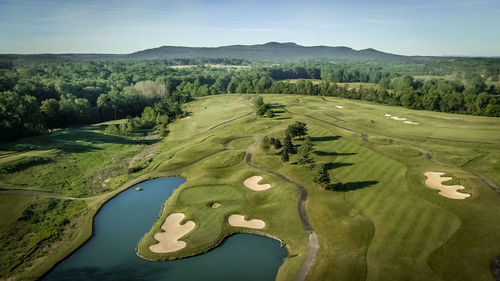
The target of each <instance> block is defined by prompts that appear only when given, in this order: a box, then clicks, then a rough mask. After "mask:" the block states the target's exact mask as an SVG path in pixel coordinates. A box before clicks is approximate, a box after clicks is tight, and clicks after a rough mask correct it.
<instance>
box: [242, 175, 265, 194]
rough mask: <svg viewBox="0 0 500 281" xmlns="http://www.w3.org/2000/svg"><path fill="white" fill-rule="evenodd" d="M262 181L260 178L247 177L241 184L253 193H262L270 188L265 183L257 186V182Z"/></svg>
mask: <svg viewBox="0 0 500 281" xmlns="http://www.w3.org/2000/svg"><path fill="white" fill-rule="evenodd" d="M261 180H262V177H261V176H253V177H249V178H248V179H246V180H245V181H244V182H243V184H244V185H245V186H246V187H248V188H250V189H251V190H254V191H263V190H266V189H269V188H271V185H270V184H268V183H266V184H258V182H259V181H261Z"/></svg>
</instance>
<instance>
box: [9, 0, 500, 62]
mask: <svg viewBox="0 0 500 281" xmlns="http://www.w3.org/2000/svg"><path fill="white" fill-rule="evenodd" d="M498 26H500V0H478V1H473V0H461V1H451V0H441V1H418V2H417V1H406V0H405V1H393V0H384V1H376V2H374V1H366V0H363V1H345V0H342V1H323V0H314V1H309V2H307V3H305V2H301V1H281V0H280V1H272V2H266V1H261V0H260V1H259V0H257V1H227V0H198V1H184V2H183V3H178V2H176V1H161V0H147V1H138V0H126V1H118V0H112V1H105V2H102V1H96V0H91V1H86V2H84V3H81V2H79V1H62V0H49V1H38V0H34V1H31V0H20V1H14V0H0V42H2V43H1V44H0V53H2V54H7V53H11V54H42V53H109V54H127V53H132V52H136V51H140V50H144V49H151V48H156V47H160V46H189V47H219V46H227V45H254V44H263V43H266V42H271V41H273V42H294V43H297V44H299V45H303V46H317V45H324V46H346V47H350V48H353V49H355V50H360V49H366V48H374V49H376V50H379V51H382V52H387V53H393V54H400V55H421V56H426V55H430V56H490V57H491V56H500V49H499V48H498V46H500V36H499V35H500V32H499V29H498Z"/></svg>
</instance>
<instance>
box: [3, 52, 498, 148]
mask: <svg viewBox="0 0 500 281" xmlns="http://www.w3.org/2000/svg"><path fill="white" fill-rule="evenodd" d="M206 63H218V64H236V65H248V64H249V62H248V61H244V60H237V59H231V60H229V59H220V60H214V59H211V60H203V59H196V60H195V59H177V60H146V61H137V60H134V61H121V60H78V59H71V60H69V59H57V60H51V59H49V60H42V61H33V60H14V59H3V60H1V61H0V140H1V141H8V140H13V139H17V138H19V137H23V136H32V135H38V134H43V133H44V132H47V130H49V129H53V128H61V127H69V126H75V125H81V124H88V123H97V122H102V121H107V120H113V119H121V118H129V120H132V118H133V117H136V116H144V117H145V118H146V119H147V120H149V121H147V122H146V121H144V120H143V121H141V122H139V121H137V122H132V123H133V124H134V125H133V127H136V126H146V127H155V126H159V127H161V128H162V130H166V124H168V123H169V122H171V121H172V120H174V119H175V118H178V117H179V116H183V115H184V114H185V113H184V112H183V111H182V103H185V102H187V101H189V100H190V99H192V98H193V97H201V96H206V95H215V94H223V93H246V94H255V93H259V94H261V93H275V94H301V95H324V96H337V97H344V98H349V99H360V100H366V101H372V102H377V103H383V104H390V105H400V106H404V107H407V108H412V109H424V110H433V111H442V112H452V113H463V114H472V115H484V116H500V97H499V89H497V88H496V87H494V86H493V85H490V86H488V85H487V84H486V81H498V79H499V65H500V63H499V62H498V60H494V59H469V62H468V63H464V60H463V59H456V60H455V61H453V62H451V61H448V62H447V63H444V62H442V61H441V60H438V61H429V62H428V63H423V64H406V65H405V64H402V65H401V64H398V65H394V64H386V63H380V64H373V63H363V62H344V63H331V62H318V61H307V62H296V63H287V64H266V63H254V64H253V65H252V67H250V68H241V69H233V68H225V67H210V66H206ZM182 64H186V65H192V64H197V65H198V66H194V67H188V68H183V67H178V68H175V67H172V65H182ZM413 75H447V76H450V79H443V78H441V79H426V80H419V79H416V78H415V77H414V76H413ZM287 79H299V80H297V81H296V83H290V81H288V80H287ZM308 79H318V80H308ZM313 81H314V83H313ZM354 82H363V83H370V84H366V86H363V85H362V86H360V87H358V88H350V87H349V85H348V84H345V83H354ZM132 123H131V122H129V124H132ZM131 126H132V125H131ZM131 130H133V128H132V129H131Z"/></svg>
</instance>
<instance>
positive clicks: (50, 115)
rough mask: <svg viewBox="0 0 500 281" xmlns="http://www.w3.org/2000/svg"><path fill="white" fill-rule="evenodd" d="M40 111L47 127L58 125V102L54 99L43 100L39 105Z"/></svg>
mask: <svg viewBox="0 0 500 281" xmlns="http://www.w3.org/2000/svg"><path fill="white" fill-rule="evenodd" d="M40 112H41V113H42V115H43V119H44V121H45V125H46V126H47V128H57V127H58V126H59V124H60V121H59V118H60V116H59V102H58V101H57V100H56V99H47V100H44V101H43V102H42V105H41V106H40Z"/></svg>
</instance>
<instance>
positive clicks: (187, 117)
mask: <svg viewBox="0 0 500 281" xmlns="http://www.w3.org/2000/svg"><path fill="white" fill-rule="evenodd" d="M189 118H191V116H186V117H184V118H182V119H181V120H186V119H189Z"/></svg>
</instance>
